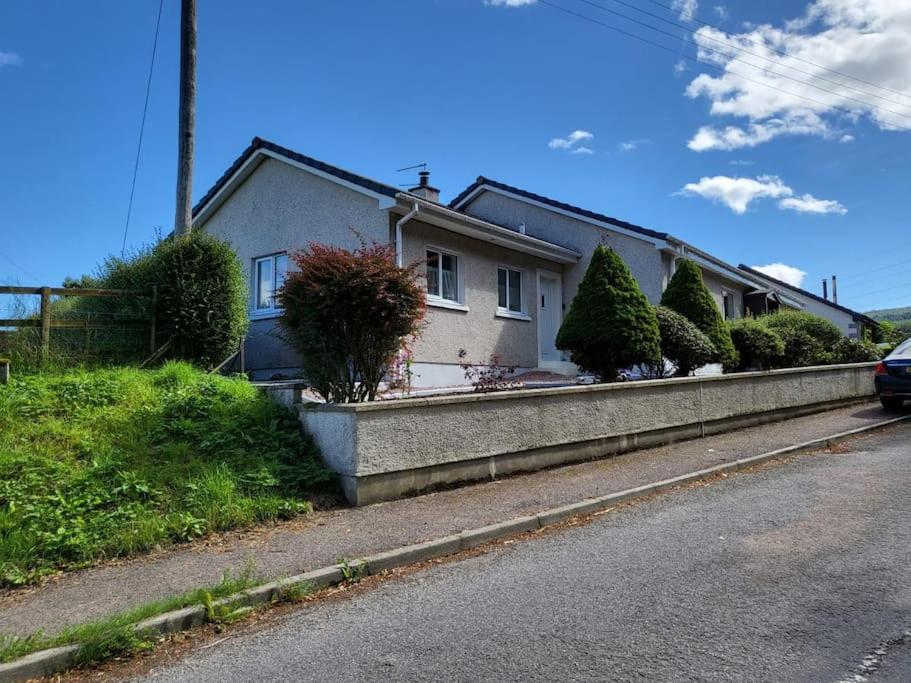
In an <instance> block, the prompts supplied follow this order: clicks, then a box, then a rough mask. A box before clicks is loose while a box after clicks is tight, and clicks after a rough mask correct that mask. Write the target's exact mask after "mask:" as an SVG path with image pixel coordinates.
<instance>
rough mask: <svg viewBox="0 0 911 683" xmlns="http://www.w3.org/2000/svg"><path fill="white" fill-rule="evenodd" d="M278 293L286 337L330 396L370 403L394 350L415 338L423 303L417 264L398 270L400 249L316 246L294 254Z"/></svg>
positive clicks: (309, 374)
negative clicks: (292, 267)
mask: <svg viewBox="0 0 911 683" xmlns="http://www.w3.org/2000/svg"><path fill="white" fill-rule="evenodd" d="M291 258H292V260H293V261H294V263H295V264H296V266H297V270H296V271H289V273H288V275H287V278H286V279H285V284H284V286H283V287H282V289H281V290H280V292H279V294H278V296H279V300H280V301H281V305H282V307H283V309H284V310H283V313H282V317H281V325H282V329H283V330H284V336H285V338H286V339H287V340H288V341H289V342H290V343H291V345H292V346H293V347H294V348H295V350H296V351H297V352H298V353H299V354H300V356H301V358H302V361H303V366H304V372H305V373H306V376H307V379H308V380H309V381H310V383H311V384H312V385H313V387H314V388H315V389H316V390H317V391H319V392H320V393H321V394H322V395H323V396H324V397H325V399H326V400H327V401H330V402H333V403H351V402H359V401H364V400H373V399H374V398H375V397H376V392H377V389H378V387H379V384H380V382H381V381H382V379H383V376H384V375H385V374H386V372H387V370H388V368H389V365H390V364H391V363H392V362H393V360H394V358H395V355H396V353H397V352H398V351H399V350H400V349H401V348H402V346H403V344H404V343H406V342H407V341H408V340H409V339H410V338H413V337H414V336H415V335H417V333H418V331H419V330H420V325H421V321H422V320H423V318H424V311H425V306H426V301H425V295H424V290H423V288H422V287H421V286H420V285H419V284H418V282H417V280H418V277H419V275H418V272H417V270H418V267H419V265H420V264H419V263H414V264H411V265H409V266H405V267H400V266H398V265H396V263H395V247H394V246H392V245H385V244H370V245H367V244H361V246H360V248H358V249H355V250H354V251H350V250H348V249H342V248H340V247H333V246H327V245H325V244H316V243H311V244H310V245H309V246H308V248H307V250H305V251H298V252H296V253H294V254H292V255H291Z"/></svg>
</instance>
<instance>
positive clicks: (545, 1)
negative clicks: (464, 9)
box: [538, 0, 866, 116]
mask: <svg viewBox="0 0 911 683" xmlns="http://www.w3.org/2000/svg"><path fill="white" fill-rule="evenodd" d="M538 1H539V2H540V3H541V4H542V5H547V6H548V7H550V8H552V9H555V10H558V11H560V12H563V13H565V14H568V15H570V16H573V17H576V18H577V19H582V20H583V21H588V22H590V23H592V24H596V25H598V26H601V27H603V28H606V29H608V30H610V31H614V32H616V33H620V34H621V35H624V36H627V37H629V38H633V39H635V40H638V41H640V42H642V43H645V44H647V45H651V46H652V47H657V48H658V49H660V50H664V51H665V52H670V53H671V54H674V55H677V52H676V51H675V50H673V49H671V48H669V47H668V46H667V45H662V44H661V43H657V42H655V41H653V40H649V39H648V38H644V37H643V36H640V35H637V34H635V33H631V32H630V31H626V30H624V29H622V28H618V27H617V26H613V25H611V24H606V23H604V22H603V21H598V20H597V19H594V18H593V17H590V16H587V15H585V14H581V13H580V12H575V11H573V10H571V9H568V8H566V7H562V6H560V5H557V4H554V3H553V2H550V0H538ZM674 37H675V38H678V36H674ZM683 58H684V59H686V60H689V61H691V62H695V63H697V64H701V65H703V66H706V67H708V68H711V69H715V70H716V71H720V72H722V73H729V74H732V75H734V76H737V77H738V78H742V79H743V80H745V81H749V82H750V83H755V84H756V85H760V86H762V87H764V88H769V89H770V90H775V91H777V92H780V93H783V94H785V95H790V96H791V97H796V98H798V99H802V100H806V101H807V102H813V103H815V104H818V105H820V106H822V107H825V108H827V109H833V110H835V111H840V112H842V113H844V114H848V115H849V116H855V115H856V112H854V111H851V110H850V109H845V108H844V107H839V106H837V105H833V104H831V103H829V102H823V101H822V100H817V99H814V98H812V97H808V96H806V95H799V94H797V93H795V92H791V91H790V90H784V89H783V88H779V87H777V86H774V85H770V84H768V83H763V82H762V81H758V80H756V79H755V78H750V77H749V76H745V75H743V74H741V73H737V72H736V71H730V70H726V69H724V68H723V67H720V66H717V65H715V64H711V63H709V62H705V61H703V60H701V59H698V58H696V57H690V56H688V55H683ZM792 80H793V79H792ZM865 104H866V103H865Z"/></svg>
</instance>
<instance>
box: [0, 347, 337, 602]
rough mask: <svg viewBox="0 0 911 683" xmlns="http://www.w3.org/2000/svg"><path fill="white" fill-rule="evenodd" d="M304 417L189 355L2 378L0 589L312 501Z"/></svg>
mask: <svg viewBox="0 0 911 683" xmlns="http://www.w3.org/2000/svg"><path fill="white" fill-rule="evenodd" d="M327 486H332V475H331V474H330V473H329V472H328V471H327V470H326V469H325V468H324V467H323V466H322V465H321V464H320V462H319V460H318V457H317V453H316V448H315V446H314V445H313V444H312V442H311V441H310V440H309V439H307V438H305V437H304V436H302V435H301V433H300V427H299V423H298V421H297V419H296V417H295V416H294V415H293V413H291V412H290V411H288V410H285V409H283V408H280V407H279V406H277V405H275V404H274V403H273V402H272V401H270V400H269V399H268V398H267V397H265V396H263V395H262V394H261V393H260V392H259V391H257V390H256V389H255V388H254V387H252V386H250V384H249V383H248V382H247V381H246V380H244V379H240V378H224V377H219V376H213V375H209V374H206V373H204V372H201V371H199V370H196V369H194V368H193V367H192V366H190V365H187V364H183V363H169V364H167V365H165V366H164V367H162V368H161V369H158V370H136V369H131V368H123V369H113V370H94V371H68V372H61V373H54V374H41V375H33V376H27V377H22V378H14V379H13V381H12V382H11V383H10V384H9V385H7V386H0V587H2V586H7V587H8V586H18V585H23V584H26V583H29V582H32V581H35V580H37V579H38V578H40V577H41V576H43V575H45V574H48V573H53V572H56V571H59V570H68V569H75V568H79V567H83V566H86V565H88V564H92V563H94V562H97V561H99V560H103V559H106V558H112V557H117V556H123V555H129V554H132V553H137V552H141V551H145V550H148V549H150V548H153V547H156V546H162V545H168V544H171V543H177V542H183V541H190V540H193V539H195V538H199V537H201V536H204V535H206V534H208V533H211V532H215V531H221V530H226V529H232V528H237V527H244V526H249V525H253V524H256V523H259V522H263V521H268V520H275V519H285V518H289V517H292V516H294V515H297V514H299V513H303V512H307V511H309V510H310V504H309V502H308V500H307V499H308V496H309V495H310V494H312V493H313V492H315V491H319V490H321V489H324V488H326V487H327Z"/></svg>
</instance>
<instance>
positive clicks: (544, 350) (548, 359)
mask: <svg viewBox="0 0 911 683" xmlns="http://www.w3.org/2000/svg"><path fill="white" fill-rule="evenodd" d="M560 290H561V285H560V276H559V275H557V274H556V273H546V272H542V271H539V272H538V349H539V351H538V355H539V362H540V364H541V365H544V364H545V363H559V362H560V361H561V360H562V358H561V354H560V352H559V351H558V350H557V346H556V343H555V342H556V339H557V332H558V331H559V330H560V323H561V321H562V319H563V296H562V293H561V291H560Z"/></svg>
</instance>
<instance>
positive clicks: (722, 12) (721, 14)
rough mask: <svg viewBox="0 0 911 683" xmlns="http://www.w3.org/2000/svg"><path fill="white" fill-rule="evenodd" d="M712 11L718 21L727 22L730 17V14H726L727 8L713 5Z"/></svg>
mask: <svg viewBox="0 0 911 683" xmlns="http://www.w3.org/2000/svg"><path fill="white" fill-rule="evenodd" d="M714 10H715V14H717V15H718V21H727V20H728V18H729V17H730V16H731V13H730V12H728V8H727V7H725V6H724V5H715V7H714Z"/></svg>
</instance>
